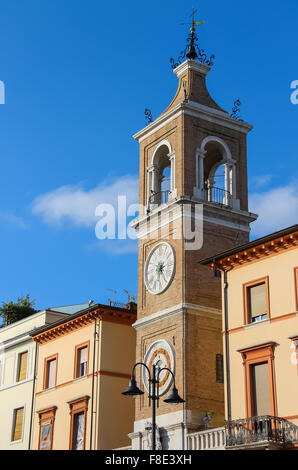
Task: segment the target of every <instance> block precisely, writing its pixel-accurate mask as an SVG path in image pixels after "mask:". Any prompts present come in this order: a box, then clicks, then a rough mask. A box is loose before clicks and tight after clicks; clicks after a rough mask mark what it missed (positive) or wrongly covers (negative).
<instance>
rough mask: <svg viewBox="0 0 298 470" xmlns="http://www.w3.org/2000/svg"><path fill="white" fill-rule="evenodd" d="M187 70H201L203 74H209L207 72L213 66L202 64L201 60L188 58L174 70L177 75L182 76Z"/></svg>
mask: <svg viewBox="0 0 298 470" xmlns="http://www.w3.org/2000/svg"><path fill="white" fill-rule="evenodd" d="M187 70H194V71H195V72H199V73H201V74H203V75H207V73H208V72H209V71H210V70H211V67H209V66H208V65H205V64H201V62H196V61H195V60H186V61H185V62H183V63H182V64H180V65H178V67H176V68H175V69H174V70H173V72H174V73H175V74H176V75H177V77H178V78H179V77H181V75H183V74H184V73H185V72H186V71H187Z"/></svg>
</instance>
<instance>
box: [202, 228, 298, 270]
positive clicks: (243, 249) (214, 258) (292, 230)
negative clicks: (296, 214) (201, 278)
mask: <svg viewBox="0 0 298 470" xmlns="http://www.w3.org/2000/svg"><path fill="white" fill-rule="evenodd" d="M295 232H298V224H296V225H292V226H291V227H287V228H285V229H283V230H279V231H278V232H274V233H271V234H270V235H266V236H265V237H262V238H258V239H257V240H254V241H252V242H249V243H246V244H244V245H240V246H237V247H235V248H232V249H231V250H227V251H223V252H221V253H218V254H216V255H214V256H211V257H210V258H205V259H203V260H201V261H200V264H203V265H210V264H212V263H213V264H214V263H216V261H220V260H224V259H225V258H228V257H231V256H233V255H237V254H238V253H241V252H247V251H249V250H251V249H254V248H256V247H260V246H265V245H266V244H268V242H273V241H275V240H278V239H282V238H283V237H287V236H289V237H288V238H291V235H293V234H294V233H295Z"/></svg>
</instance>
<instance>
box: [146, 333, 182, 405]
mask: <svg viewBox="0 0 298 470" xmlns="http://www.w3.org/2000/svg"><path fill="white" fill-rule="evenodd" d="M144 363H145V364H146V365H147V367H148V368H149V370H150V373H151V374H152V369H153V364H154V365H155V366H156V367H157V368H158V369H160V370H161V369H163V368H164V367H167V368H168V369H170V370H171V371H172V372H175V353H174V349H173V347H172V345H171V344H170V343H169V342H168V341H166V340H163V339H161V340H158V341H156V342H155V343H153V344H152V345H151V346H150V348H149V349H148V351H147V353H146V354H145V357H144ZM143 383H144V385H145V388H146V390H147V391H149V381H148V373H147V370H146V369H145V368H144V369H143ZM171 384H172V375H171V374H170V372H169V371H167V370H163V371H162V372H161V373H160V375H159V393H160V396H161V395H164V394H165V393H166V392H167V390H168V389H169V387H170V386H171Z"/></svg>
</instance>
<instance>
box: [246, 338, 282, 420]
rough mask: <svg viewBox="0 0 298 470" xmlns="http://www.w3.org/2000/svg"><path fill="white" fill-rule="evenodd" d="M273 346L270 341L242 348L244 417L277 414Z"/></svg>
mask: <svg viewBox="0 0 298 470" xmlns="http://www.w3.org/2000/svg"><path fill="white" fill-rule="evenodd" d="M274 347H275V343H273V342H270V343H267V344H263V345H258V346H252V347H251V348H246V349H242V350H240V351H238V352H240V353H241V355H242V359H243V366H244V380H245V383H244V386H245V405H246V417H247V418H250V417H252V416H265V415H271V416H276V415H277V405H276V388H275V370H274Z"/></svg>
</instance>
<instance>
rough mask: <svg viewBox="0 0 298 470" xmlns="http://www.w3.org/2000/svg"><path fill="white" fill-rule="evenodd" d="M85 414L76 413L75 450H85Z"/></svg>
mask: <svg viewBox="0 0 298 470" xmlns="http://www.w3.org/2000/svg"><path fill="white" fill-rule="evenodd" d="M84 420H85V414H84V413H76V414H75V415H74V420H73V426H74V430H73V442H72V449H73V450H83V447H84Z"/></svg>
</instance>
